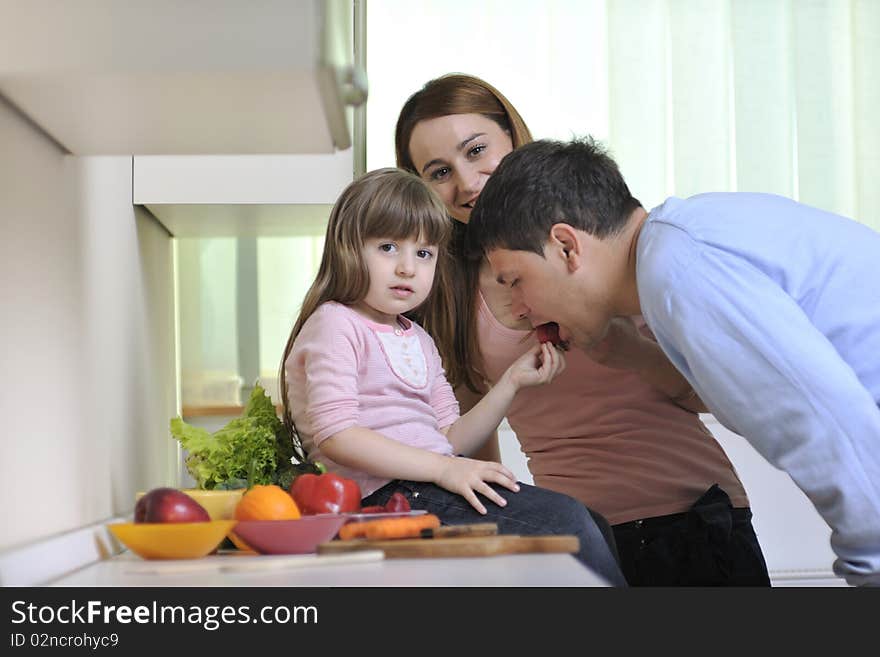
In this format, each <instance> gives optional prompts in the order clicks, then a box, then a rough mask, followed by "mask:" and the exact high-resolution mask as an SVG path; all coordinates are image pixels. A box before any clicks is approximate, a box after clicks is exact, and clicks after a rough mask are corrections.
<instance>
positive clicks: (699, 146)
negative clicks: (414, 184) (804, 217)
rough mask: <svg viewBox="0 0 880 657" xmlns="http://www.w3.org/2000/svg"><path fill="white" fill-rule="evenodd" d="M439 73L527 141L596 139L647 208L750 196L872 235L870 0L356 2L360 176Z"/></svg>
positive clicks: (878, 21) (878, 68) (874, 95)
mask: <svg viewBox="0 0 880 657" xmlns="http://www.w3.org/2000/svg"><path fill="white" fill-rule="evenodd" d="M452 71H459V72H465V73H472V74H474V75H478V76H480V77H483V78H485V79H486V80H488V81H489V82H491V83H492V84H494V85H495V86H496V87H498V88H499V89H500V90H501V91H502V92H503V93H504V94H505V95H507V96H508V98H510V100H511V101H512V102H513V103H514V105H516V106H517V108H518V109H519V110H520V112H521V113H522V114H523V117H524V118H525V120H526V122H527V123H528V124H529V127H530V128H531V129H532V132H533V134H534V135H535V136H536V137H539V138H540V137H550V138H560V139H566V138H570V137H571V136H573V135H583V134H588V133H589V134H592V135H594V136H595V137H597V138H600V139H602V140H604V141H605V142H606V143H607V145H608V146H609V147H610V149H611V151H612V154H613V155H614V156H615V157H616V159H617V160H618V162H619V163H620V166H621V169H622V171H623V173H624V175H625V176H626V178H627V182H628V183H629V185H630V188H631V190H632V191H633V193H634V194H635V195H636V196H637V197H638V198H639V199H640V200H641V201H642V203H643V204H644V205H645V206H646V207H647V208H649V209H650V208H651V207H653V206H654V205H656V204H658V203H660V202H662V200H663V199H664V198H665V197H667V196H670V195H677V196H688V195H691V194H694V193H698V192H704V191H724V190H741V191H765V192H773V193H777V194H783V195H785V196H789V197H792V198H795V199H798V200H800V201H802V202H804V203H808V204H810V205H814V206H817V207H821V208H824V209H827V210H831V211H833V212H838V213H840V214H844V215H846V216H850V217H852V218H855V219H857V220H859V221H862V222H863V223H866V224H868V225H870V226H872V227H873V228H875V229H880V213H878V210H877V208H878V206H880V191H878V185H877V184H876V183H875V180H876V179H877V178H878V175H880V125H878V120H877V119H878V116H880V112H878V110H877V109H876V108H877V107H878V106H880V82H878V80H880V1H878V0H549V1H548V0H542V1H538V0H534V1H531V0H506V1H488V2H472V1H470V0H369V2H368V5H367V72H368V77H369V81H370V95H369V100H368V102H367V168H368V169H370V168H375V167H378V166H385V165H389V164H392V163H393V161H394V151H393V134H394V133H393V130H394V123H395V121H396V118H397V113H398V112H399V110H400V107H401V106H402V105H403V102H404V101H405V100H406V98H407V97H408V96H409V95H410V94H411V93H412V92H414V91H416V90H417V89H419V88H420V87H421V85H422V84H424V83H425V82H426V81H427V80H428V79H430V78H432V77H435V76H437V75H442V74H443V73H448V72H452Z"/></svg>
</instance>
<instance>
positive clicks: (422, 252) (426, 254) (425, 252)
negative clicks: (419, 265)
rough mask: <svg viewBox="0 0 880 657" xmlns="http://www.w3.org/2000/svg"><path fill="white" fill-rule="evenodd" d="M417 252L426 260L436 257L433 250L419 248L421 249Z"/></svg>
mask: <svg viewBox="0 0 880 657" xmlns="http://www.w3.org/2000/svg"><path fill="white" fill-rule="evenodd" d="M416 254H417V255H418V256H419V257H420V258H424V259H425V260H427V259H429V258H433V257H434V253H433V252H432V251H429V250H428V249H419V250H418V251H417V252H416Z"/></svg>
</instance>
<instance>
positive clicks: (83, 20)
mask: <svg viewBox="0 0 880 657" xmlns="http://www.w3.org/2000/svg"><path fill="white" fill-rule="evenodd" d="M352 38H353V16H352V0H298V1H295V2H291V1H289V0H265V1H264V2H261V3H260V4H259V6H258V7H255V6H254V5H252V4H250V3H246V2H241V1H240V0H212V1H211V2H179V0H126V1H125V2H119V1H118V0H91V1H90V2H56V1H55V0H6V1H5V2H4V3H3V4H2V5H0V94H2V95H3V96H5V97H6V98H7V99H8V100H9V101H10V102H11V103H13V104H14V105H16V106H17V107H18V108H19V109H20V110H21V111H22V112H23V113H24V114H26V115H27V116H28V117H29V118H31V119H32V120H33V121H34V122H35V123H36V124H37V125H39V126H40V127H41V128H42V129H43V130H45V131H46V132H47V133H48V134H49V135H51V136H52V137H53V138H54V139H55V140H56V141H58V142H59V143H60V144H61V145H63V146H64V147H65V148H67V149H68V150H69V151H70V152H72V153H73V154H75V155H130V154H131V155H134V154H163V155H168V154H280V153H332V152H334V151H335V150H336V149H346V148H348V147H349V146H350V145H351V135H350V126H349V122H350V120H351V118H350V116H349V114H350V110H349V109H348V104H349V101H351V102H358V101H361V102H362V101H363V99H365V93H366V91H365V78H364V76H363V75H362V74H358V73H357V71H356V69H355V67H354V64H353V62H354V59H353V50H352ZM352 81H354V82H357V84H351V82H352Z"/></svg>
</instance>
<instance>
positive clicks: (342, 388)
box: [284, 302, 459, 497]
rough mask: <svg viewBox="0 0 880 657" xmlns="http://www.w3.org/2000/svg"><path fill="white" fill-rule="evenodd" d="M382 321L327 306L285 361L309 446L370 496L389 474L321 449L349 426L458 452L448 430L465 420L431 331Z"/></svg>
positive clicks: (300, 430) (298, 424)
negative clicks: (352, 465) (343, 461)
mask: <svg viewBox="0 0 880 657" xmlns="http://www.w3.org/2000/svg"><path fill="white" fill-rule="evenodd" d="M400 321H401V322H402V323H404V324H405V326H406V328H402V327H401V328H397V329H395V328H393V327H391V326H386V325H384V324H377V323H375V322H372V321H370V320H368V319H367V318H365V317H363V316H362V315H360V314H358V313H357V312H355V311H354V310H352V309H351V308H349V307H348V306H344V305H342V304H339V303H335V302H328V303H325V304H323V305H321V306H320V307H319V308H318V309H317V310H316V311H315V312H314V313H313V314H312V316H311V317H309V319H308V320H307V321H306V323H305V324H304V325H303V327H302V330H301V331H300V333H299V335H298V336H297V338H296V340H295V341H294V343H293V348H292V349H291V351H290V354H289V355H288V357H287V360H286V361H285V363H284V367H285V373H286V378H287V393H288V395H289V397H288V399H289V400H290V410H291V415H292V416H293V421H294V423H295V424H296V430H297V433H298V434H299V437H300V440H302V443H303V447H305V449H306V452H308V454H309V458H310V459H311V460H314V461H321V462H322V463H323V464H324V465H325V466H326V467H327V469H328V470H329V471H332V472H337V473H338V474H340V475H342V476H344V477H348V478H350V479H354V480H355V481H357V482H358V485H359V486H360V487H361V495H362V496H363V497H366V496H367V495H369V494H370V493H372V492H373V491H375V490H376V489H378V488H381V487H382V486H384V485H385V484H386V483H388V481H389V480H388V479H382V478H379V477H373V476H372V475H369V474H367V473H365V472H360V471H356V470H351V469H349V468H346V467H344V466H342V465H340V464H338V463H334V462H333V461H332V460H331V459H330V458H328V457H327V456H325V455H324V454H323V453H322V452H321V443H322V442H323V441H324V440H326V439H327V438H329V437H330V436H332V435H334V434H336V433H339V432H340V431H342V430H343V429H347V428H349V427H353V426H359V427H365V428H367V429H372V430H373V431H377V432H379V433H381V434H383V435H384V436H385V437H387V438H392V439H394V440H397V441H399V442H401V443H404V444H406V445H410V446H411V447H419V448H421V449H426V450H429V451H431V452H436V453H438V454H446V455H451V454H452V451H453V450H452V445H450V443H449V441H448V440H447V439H446V436H444V435H443V434H442V433H440V429H441V428H445V427H448V426H449V425H451V424H452V423H453V422H455V421H456V420H457V419H458V413H459V410H458V402H457V401H456V399H455V396H454V395H453V393H452V388H451V387H450V386H449V382H448V381H447V380H446V374H445V372H444V371H443V367H442V365H441V363H440V355H439V353H438V352H437V347H436V346H435V344H434V341H433V340H432V339H431V338H430V336H429V335H428V334H427V333H426V332H425V331H424V330H423V329H422V328H421V327H420V326H419V325H418V324H415V323H413V322H411V321H409V320H408V319H406V318H404V317H401V318H400Z"/></svg>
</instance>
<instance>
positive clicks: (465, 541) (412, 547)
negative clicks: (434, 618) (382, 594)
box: [318, 534, 580, 559]
mask: <svg viewBox="0 0 880 657" xmlns="http://www.w3.org/2000/svg"><path fill="white" fill-rule="evenodd" d="M579 549H580V541H579V539H578V537H577V536H574V535H568V534H563V535H555V536H515V535H506V534H505V535H495V536H455V537H449V538H431V539H428V540H426V539H423V538H401V539H390V540H369V539H363V538H357V539H351V540H347V541H341V540H336V541H328V542H327V543H321V544H320V545H318V554H340V553H346V552H354V551H359V550H382V552H384V553H385V557H386V558H388V559H417V558H423V557H437V558H446V557H488V556H492V555H497V554H527V553H534V552H543V553H553V552H556V553H559V552H561V553H573V552H577V551H578V550H579Z"/></svg>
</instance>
